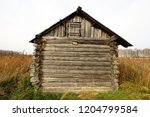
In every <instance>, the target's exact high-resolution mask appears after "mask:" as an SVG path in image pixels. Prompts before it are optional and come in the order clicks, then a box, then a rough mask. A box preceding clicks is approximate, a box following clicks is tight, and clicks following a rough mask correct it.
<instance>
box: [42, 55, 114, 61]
mask: <svg viewBox="0 0 150 117" xmlns="http://www.w3.org/2000/svg"><path fill="white" fill-rule="evenodd" d="M43 60H44V61H47V60H48V61H55V60H57V61H58V60H62V61H95V62H103V61H104V62H111V61H112V59H111V58H109V57H108V58H107V57H101V58H98V57H55V56H44V57H43Z"/></svg>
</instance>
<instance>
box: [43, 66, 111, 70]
mask: <svg viewBox="0 0 150 117" xmlns="http://www.w3.org/2000/svg"><path fill="white" fill-rule="evenodd" d="M42 69H47V70H51V69H65V70H108V71H110V70H111V67H110V66H55V65H51V66H49V65H44V66H42Z"/></svg>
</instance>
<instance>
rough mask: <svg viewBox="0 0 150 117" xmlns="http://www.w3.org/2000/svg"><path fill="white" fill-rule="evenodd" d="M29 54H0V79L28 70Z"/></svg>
mask: <svg viewBox="0 0 150 117" xmlns="http://www.w3.org/2000/svg"><path fill="white" fill-rule="evenodd" d="M30 64H31V56H27V55H23V54H10V55H3V56H0V81H3V80H7V79H6V78H8V77H7V76H9V75H12V74H23V73H25V72H27V71H29V68H30Z"/></svg>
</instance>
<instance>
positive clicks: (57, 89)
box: [42, 87, 113, 93]
mask: <svg viewBox="0 0 150 117" xmlns="http://www.w3.org/2000/svg"><path fill="white" fill-rule="evenodd" d="M42 91H43V92H58V93H59V92H60V93H61V92H86V91H87V92H89V91H92V92H93V91H96V92H108V91H113V89H112V88H111V87H68V88H66V87H64V88H63V87H53V88H52V87H43V88H42Z"/></svg>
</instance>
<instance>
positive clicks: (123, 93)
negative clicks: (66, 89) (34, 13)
mask: <svg viewBox="0 0 150 117" xmlns="http://www.w3.org/2000/svg"><path fill="white" fill-rule="evenodd" d="M30 64H31V56H28V55H22V54H10V55H3V56H0V99H62V97H63V99H150V94H149V93H150V59H149V58H119V69H120V76H119V84H120V89H119V91H118V92H113V93H106V94H98V95H97V94H96V93H94V92H93V93H89V92H85V93H84V92H83V93H80V94H75V93H67V94H65V95H64V94H58V95H57V94H43V93H40V92H38V93H37V94H36V95H35V92H34V90H33V89H32V87H31V84H30V82H29V80H30V76H29V71H30ZM1 96H3V97H2V98H1ZM135 97H136V98H135Z"/></svg>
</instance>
